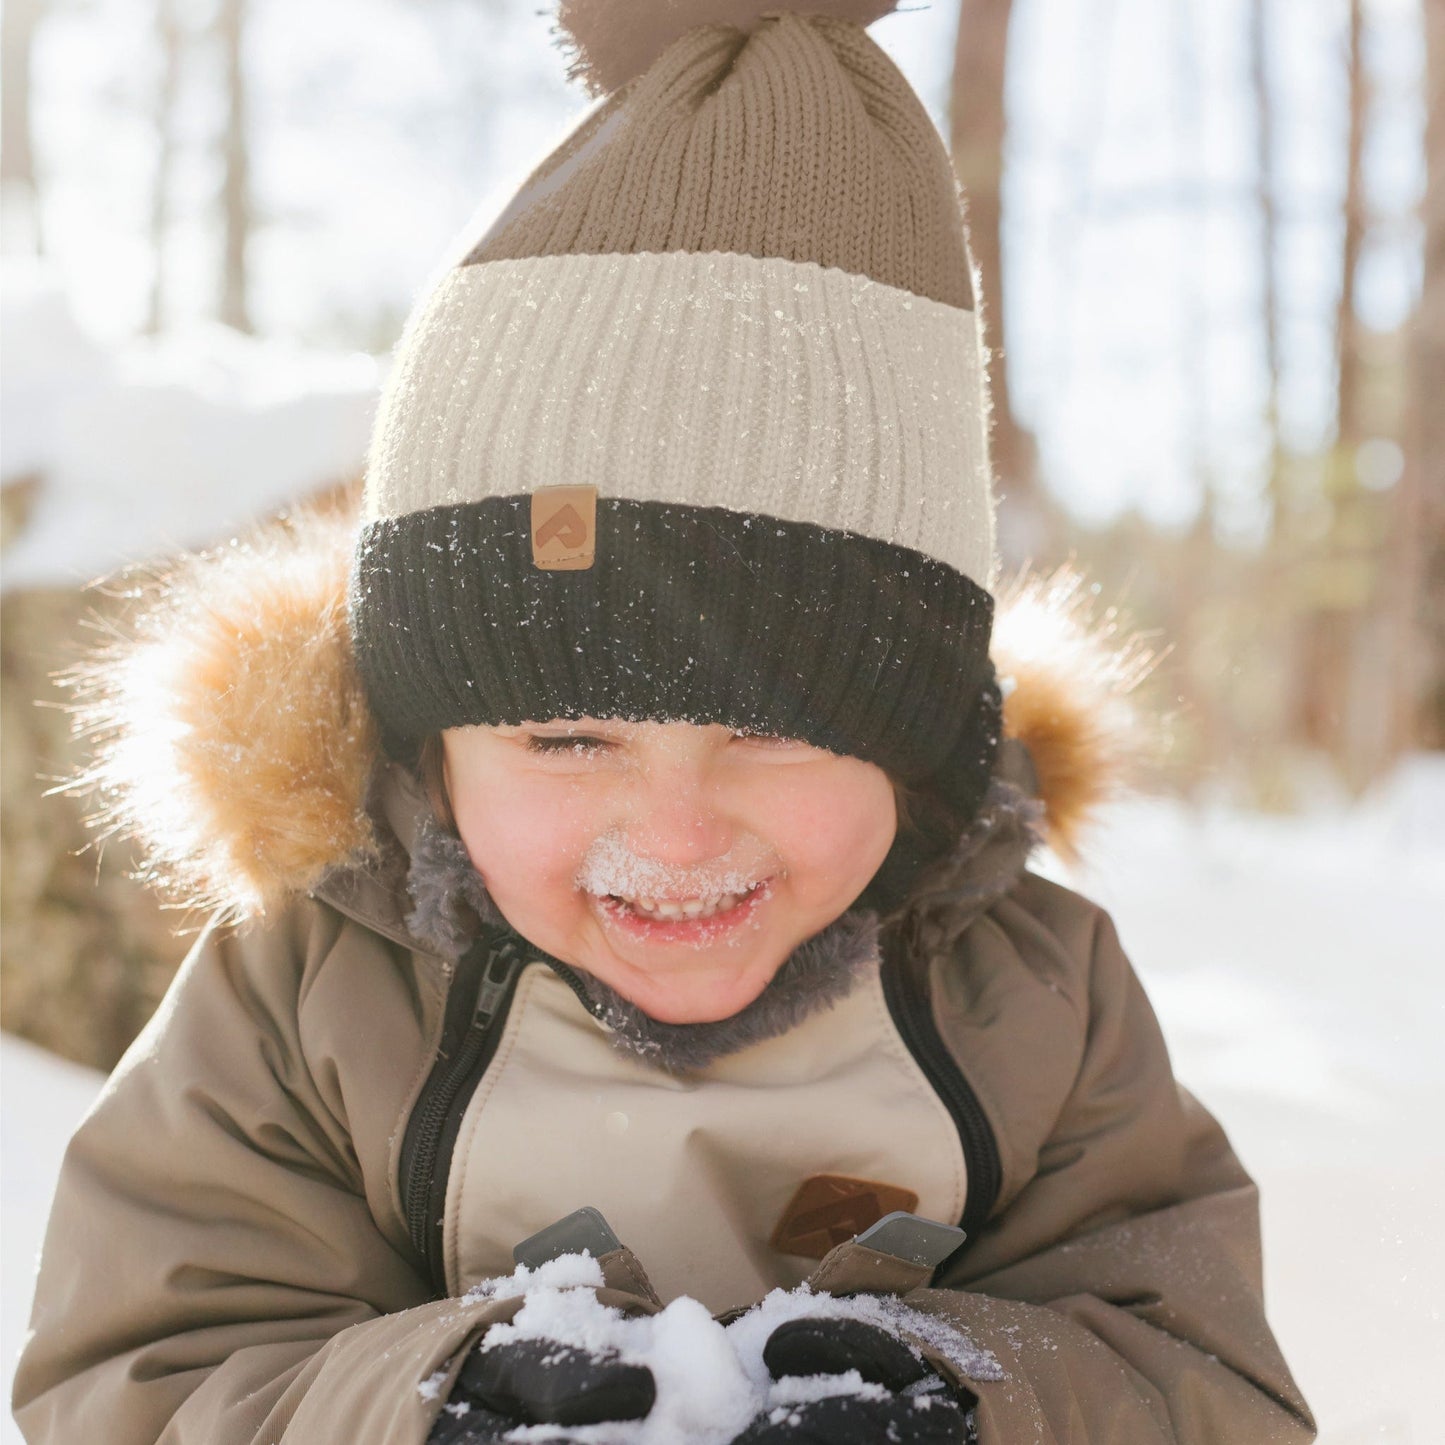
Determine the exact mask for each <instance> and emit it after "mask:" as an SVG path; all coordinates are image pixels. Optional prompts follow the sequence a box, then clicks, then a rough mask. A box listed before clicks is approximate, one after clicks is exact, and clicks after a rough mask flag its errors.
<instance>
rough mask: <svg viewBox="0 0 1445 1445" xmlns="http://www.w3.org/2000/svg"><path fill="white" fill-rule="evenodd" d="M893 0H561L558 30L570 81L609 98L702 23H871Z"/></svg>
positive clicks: (741, 26)
mask: <svg viewBox="0 0 1445 1445" xmlns="http://www.w3.org/2000/svg"><path fill="white" fill-rule="evenodd" d="M894 4H895V0H794V3H791V4H790V3H788V0H782V3H779V0H560V3H559V4H558V7H557V29H558V31H560V32H561V45H562V48H563V50H564V51H566V52H567V53H569V55H570V57H571V58H570V60H569V62H568V66H567V78H568V79H569V80H580V81H581V82H582V83H583V85H585V86H586V87H587V89H588V90H589V91H590V92H591V93H592V94H593V95H594V96H600V95H610V94H611V93H612V92H613V91H615V90H620V89H621V88H622V87H623V86H624V85H626V84H627V82H628V81H629V80H631V79H632V78H633V76H636V75H641V74H642V72H643V71H644V70H646V69H647V68H648V67H649V66H650V65H651V64H652V62H653V61H654V60H656V59H657V57H658V56H659V55H661V54H662V52H663V51H664V50H666V49H667V47H668V46H669V45H671V44H672V42H673V41H674V40H676V39H677V38H678V37H679V36H681V35H686V34H687V32H688V31H689V30H696V29H697V28H698V27H699V26H702V25H732V26H735V27H736V28H737V29H739V30H752V29H753V28H754V27H755V26H756V25H757V23H758V21H759V20H760V19H762V18H763V16H765V15H778V14H782V13H783V12H785V11H786V12H791V13H794V14H797V15H800V16H804V17H807V16H814V15H822V16H828V17H830V18H832V19H834V20H851V21H853V22H854V23H855V24H857V25H871V24H872V23H873V22H874V21H875V20H878V19H880V18H881V17H882V16H884V15H887V14H888V12H889V11H890V10H892V9H893V8H894Z"/></svg>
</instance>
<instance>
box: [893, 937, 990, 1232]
mask: <svg viewBox="0 0 1445 1445" xmlns="http://www.w3.org/2000/svg"><path fill="white" fill-rule="evenodd" d="M911 961H912V960H910V959H909V958H908V956H907V954H906V950H905V949H904V948H903V946H902V944H901V940H899V939H898V936H897V934H896V933H895V931H894V930H892V929H887V930H885V931H884V938H883V967H882V970H881V978H882V983H883V998H884V1000H885V1002H886V1003H887V1005H888V1012H889V1013H890V1014H891V1015H892V1016H893V1023H894V1027H896V1028H897V1030H898V1033H899V1035H900V1037H901V1038H902V1039H903V1042H904V1044H905V1045H906V1046H907V1049H908V1052H909V1053H911V1054H912V1055H913V1057H914V1058H915V1059H917V1060H918V1065H919V1067H920V1068H921V1069H922V1070H923V1072H924V1074H925V1075H926V1076H927V1078H928V1082H929V1083H930V1084H932V1085H933V1088H934V1091H935V1092H936V1093H937V1094H938V1096H939V1098H941V1099H942V1100H943V1102H944V1104H945V1106H946V1107H947V1109H948V1112H949V1114H950V1115H952V1117H953V1123H954V1127H955V1128H956V1129H957V1130H958V1138H959V1142H960V1143H961V1144H962V1145H963V1160H964V1165H965V1167H966V1169H967V1171H968V1193H967V1197H966V1198H965V1200H964V1205H963V1218H962V1219H960V1220H959V1221H958V1223H959V1227H960V1228H961V1229H962V1230H963V1231H964V1233H965V1234H966V1235H967V1236H968V1243H972V1241H973V1239H974V1236H975V1235H976V1234H977V1232H978V1231H979V1230H980V1229H981V1228H982V1227H983V1225H984V1223H985V1222H986V1221H987V1219H988V1217H989V1215H990V1214H991V1213H992V1212H993V1206H994V1201H995V1200H996V1199H997V1198H998V1191H999V1186H1000V1185H1001V1183H1002V1182H1003V1167H1002V1164H1001V1163H1000V1160H999V1152H998V1140H997V1139H995V1138H994V1132H993V1126H992V1125H991V1124H990V1123H989V1122H988V1116H987V1115H986V1114H985V1113H984V1112H983V1105H982V1104H980V1103H979V1101H978V1095H977V1094H975V1093H974V1091H973V1085H972V1084H970V1083H969V1082H968V1080H967V1079H966V1078H965V1077H964V1075H963V1070H962V1069H960V1068H959V1066H958V1063H957V1062H956V1060H955V1059H954V1057H953V1055H952V1054H951V1053H949V1051H948V1048H947V1046H946V1045H945V1044H944V1042H943V1037H942V1035H941V1034H940V1033H939V1032H938V1024H937V1022H936V1021H935V1019H934V1017H933V1004H932V1001H931V1000H930V998H929V996H928V991H927V990H926V989H925V988H924V987H922V986H921V983H920V982H919V980H917V979H916V978H914V977H912V976H911V975H912V972H913V970H911V969H910V967H909V965H910V963H911ZM962 1247H964V1248H966V1247H967V1245H964V1246H962Z"/></svg>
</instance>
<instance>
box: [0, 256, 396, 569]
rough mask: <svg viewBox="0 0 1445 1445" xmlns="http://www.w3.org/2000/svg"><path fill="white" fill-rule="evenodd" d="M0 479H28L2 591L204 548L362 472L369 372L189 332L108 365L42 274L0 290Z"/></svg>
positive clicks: (202, 329)
mask: <svg viewBox="0 0 1445 1445" xmlns="http://www.w3.org/2000/svg"><path fill="white" fill-rule="evenodd" d="M0 333H3V335H4V343H3V346H0V434H3V437H4V444H3V451H0V478H3V480H5V481H10V480H13V479H15V478H17V477H20V476H24V475H26V474H28V473H38V474H39V476H40V478H41V482H40V487H39V491H38V493H37V499H36V505H35V510H34V512H33V513H32V515H31V517H30V520H29V523H28V525H27V526H26V527H25V529H24V530H23V531H22V532H21V533H20V535H19V537H18V538H17V539H16V541H15V543H14V544H13V545H12V546H11V547H10V548H9V549H8V550H7V551H6V553H5V557H4V560H3V563H0V569H3V577H4V584H5V586H6V587H7V588H18V587H37V586H75V585H79V584H81V583H85V582H88V581H91V580H92V579H94V578H95V577H97V576H101V575H104V574H105V573H107V572H111V571H113V570H114V569H115V568H116V567H118V566H120V565H122V564H124V563H127V562H135V561H143V560H147V559H150V558H154V557H158V556H162V555H165V554H166V553H169V552H174V551H176V550H179V549H180V548H183V547H197V546H206V545H209V544H211V543H213V542H216V541H218V540H221V539H222V538H224V537H225V536H226V535H227V534H228V533H229V532H231V531H234V530H236V529H238V528H240V527H242V526H244V525H245V524H246V523H248V522H251V521H254V520H256V519H257V518H259V517H261V516H263V515H264V514H265V513H266V512H268V511H272V510H274V509H275V508H277V507H280V506H283V505H285V504H286V503H288V502H291V501H294V500H296V499H298V498H300V497H303V496H306V495H307V494H308V493H310V492H313V491H315V490H317V489H319V488H322V487H326V486H330V485H333V484H335V483H338V482H342V481H346V480H349V479H351V478H354V477H358V476H360V474H361V470H362V466H363V463H364V459H365V454H366V445H367V440H368V437H369V434H370V428H371V417H372V413H373V411H374V409H375V404H376V397H377V394H378V392H379V388H380V381H381V368H380V366H379V365H378V363H377V362H376V361H375V360H374V359H373V358H372V357H370V356H368V355H365V354H364V353H360V352H358V353H352V354H345V355H333V354H328V353H320V352H313V351H306V350H304V349H302V348H300V347H297V346H295V345H294V344H291V343H289V342H283V341H274V340H263V339H260V338H257V337H252V336H247V335H244V334H243V333H241V332H238V331H234V330H232V329H231V328H229V327H226V326H221V325H219V324H214V323H212V324H200V325H196V326H194V327H191V328H188V329H187V330H185V331H180V332H170V333H167V334H165V335H164V336H163V337H160V338H158V339H155V340H149V341H136V342H133V343H130V344H129V345H126V346H124V347H122V348H120V349H118V350H116V351H114V352H111V353H107V352H105V351H103V350H102V349H101V348H99V347H98V346H96V345H95V343H94V342H92V341H91V340H89V339H88V338H87V337H86V336H85V335H84V334H83V333H82V332H81V331H80V329H79V327H78V326H77V325H76V323H75V320H74V318H73V316H72V314H71V311H70V308H69V305H68V304H67V302H66V300H65V297H64V295H63V293H62V291H61V289H60V286H59V283H58V281H57V279H56V277H55V276H54V274H53V273H52V272H51V271H49V270H48V269H46V268H45V267H44V266H43V265H39V264H35V263H32V264H29V265H25V264H22V263H17V264H16V265H14V266H11V265H10V264H8V262H7V265H6V267H5V273H4V280H3V288H0Z"/></svg>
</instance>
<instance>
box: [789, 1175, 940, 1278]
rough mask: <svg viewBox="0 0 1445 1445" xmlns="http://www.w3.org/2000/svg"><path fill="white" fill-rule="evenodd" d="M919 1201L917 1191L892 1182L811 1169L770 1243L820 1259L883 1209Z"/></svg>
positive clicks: (879, 1215)
mask: <svg viewBox="0 0 1445 1445" xmlns="http://www.w3.org/2000/svg"><path fill="white" fill-rule="evenodd" d="M917 1205H918V1196H917V1195H916V1194H915V1193H914V1192H913V1191H912V1190H911V1189H900V1188H899V1187H898V1186H897V1185H896V1184H879V1183H877V1182H876V1181H875V1180H872V1179H850V1178H849V1177H848V1175H846V1174H815V1175H814V1176H813V1177H812V1178H811V1179H806V1180H804V1181H803V1183H802V1185H801V1186H800V1187H799V1189H798V1192H797V1193H796V1194H795V1195H793V1198H792V1201H791V1202H790V1203H789V1205H788V1207H787V1208H786V1209H785V1210H784V1211H783V1217H782V1218H781V1219H780V1220H778V1227H777V1228H776V1229H775V1230H774V1231H773V1238H772V1240H771V1243H772V1246H773V1248H774V1249H776V1250H778V1251H779V1253H781V1254H801V1255H806V1256H807V1257H808V1258H809V1259H822V1257H823V1256H824V1255H825V1254H827V1252H828V1251H829V1250H830V1249H832V1248H833V1246H834V1245H837V1244H843V1243H845V1242H846V1241H848V1240H850V1239H852V1238H853V1236H854V1235H855V1234H861V1233H862V1231H863V1230H865V1229H867V1228H868V1226H869V1225H870V1224H877V1223H878V1221H879V1220H880V1219H882V1218H883V1216H884V1215H885V1214H892V1213H893V1211H894V1210H895V1209H904V1210H909V1211H912V1210H913V1209H915V1208H917Z"/></svg>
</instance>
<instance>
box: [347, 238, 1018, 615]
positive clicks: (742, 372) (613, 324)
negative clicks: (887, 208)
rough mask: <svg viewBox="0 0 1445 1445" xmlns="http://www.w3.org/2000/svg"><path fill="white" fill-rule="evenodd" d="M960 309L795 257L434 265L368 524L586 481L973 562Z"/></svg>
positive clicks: (373, 483)
mask: <svg viewBox="0 0 1445 1445" xmlns="http://www.w3.org/2000/svg"><path fill="white" fill-rule="evenodd" d="M981 370H982V358H981V356H980V342H979V333H978V326H977V320H976V316H975V314H974V313H973V312H972V311H967V310H964V309H961V308H959V307H956V306H950V305H947V304H945V303H943V302H938V301H931V300H928V299H926V298H924V297H919V296H915V295H913V294H912V293H911V292H908V291H903V290H899V289H898V288H896V287H892V286H886V285H883V284H881V283H879V282H877V281H873V280H871V279H870V278H868V277H864V276H857V275H853V274H850V273H848V272H845V271H841V270H838V269H837V268H833V267H823V266H819V265H817V264H816V263H815V262H811V261H809V262H797V261H786V260H780V259H778V258H775V257H756V256H749V255H740V254H734V253H729V252H706V253H693V252H670V253H667V254H659V253H646V252H644V253H640V254H610V255H577V256H562V255H559V256H541V257H527V258H519V259H516V260H509V261H490V262H485V263H482V264H478V265H471V266H464V267H460V268H458V269H456V270H455V271H453V272H451V273H450V274H449V275H448V276H447V277H446V278H445V280H444V281H443V282H442V284H441V285H440V286H438V287H437V289H436V290H435V291H434V292H433V294H432V295H431V296H430V297H429V298H428V300H427V301H426V302H425V303H424V304H423V306H422V307H421V309H420V310H419V311H418V312H417V314H416V315H415V316H414V317H413V318H412V320H411V321H410V322H409V323H408V326H407V328H406V334H405V335H404V337H403V338H402V342H401V345H400V347H399V349H398V357H397V361H396V364H395V366H394V368H393V371H392V374H391V375H390V376H389V377H388V379H387V385H386V388H385V391H384V393H383V396H382V399H381V404H380V409H379V411H378V415H377V422H376V427H375V431H374V433H373V440H372V449H371V456H370V461H369V466H368V475H367V491H366V518H367V520H368V521H373V520H376V519H378V518H381V517H394V516H402V515H405V514H407V513H409V512H414V511H420V510H422V509H424V508H428V507H434V506H441V505H448V504H456V503H464V502H471V501H478V500H480V499H482V498H484V497H487V496H507V495H517V494H524V493H528V492H531V491H534V490H536V488H538V487H541V486H547V485H554V484H558V483H572V484H578V483H590V484H591V485H594V486H596V487H597V489H598V493H599V495H600V496H602V497H604V498H606V497H614V498H630V499H633V500H637V501H666V502H675V503H682V504H690V505H695V506H721V507H729V508H732V509H733V510H736V511H744V512H759V513H764V514H767V515H771V516H776V517H779V518H784V519H786V520H790V521H796V522H809V523H814V524H817V525H819V526H826V527H834V528H842V529H846V530H849V531H853V532H858V533H861V534H862V535H864V536H868V537H874V538H877V539H879V540H880V541H884V542H891V543H895V544H898V545H901V546H906V547H913V548H916V549H917V550H919V551H922V552H926V553H928V554H930V555H932V556H934V557H937V558H939V559H940V560H942V561H944V562H947V563H948V564H949V565H951V566H953V567H955V568H957V569H958V570H959V571H960V572H962V573H964V574H965V575H966V576H968V577H971V578H973V579H974V580H975V581H977V582H979V583H980V584H981V585H983V586H988V585H989V584H990V582H991V580H992V575H993V548H994V534H993V509H992V507H991V505H990V496H989V485H990V483H989V466H988V448H987V417H986V416H985V415H983V413H982V410H981V406H980V398H981V397H982V396H983V395H984V391H983V383H982V378H981Z"/></svg>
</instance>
